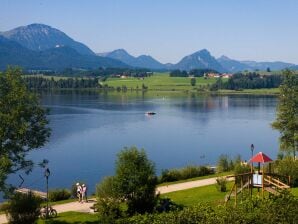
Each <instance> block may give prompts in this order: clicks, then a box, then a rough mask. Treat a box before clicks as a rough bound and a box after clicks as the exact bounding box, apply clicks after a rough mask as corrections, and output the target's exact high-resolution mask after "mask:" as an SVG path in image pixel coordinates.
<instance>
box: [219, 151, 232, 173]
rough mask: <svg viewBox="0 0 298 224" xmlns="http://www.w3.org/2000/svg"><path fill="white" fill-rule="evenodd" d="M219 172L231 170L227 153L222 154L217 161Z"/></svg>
mask: <svg viewBox="0 0 298 224" xmlns="http://www.w3.org/2000/svg"><path fill="white" fill-rule="evenodd" d="M216 170H217V172H219V173H221V172H226V171H229V170H230V167H229V157H228V156H227V155H220V156H219V158H218V161H217V167H216Z"/></svg>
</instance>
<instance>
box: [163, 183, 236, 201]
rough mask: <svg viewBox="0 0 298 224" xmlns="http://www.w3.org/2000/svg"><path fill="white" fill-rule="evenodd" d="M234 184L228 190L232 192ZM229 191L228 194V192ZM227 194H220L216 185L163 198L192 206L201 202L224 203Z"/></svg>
mask: <svg viewBox="0 0 298 224" xmlns="http://www.w3.org/2000/svg"><path fill="white" fill-rule="evenodd" d="M232 186H233V182H229V183H228V184H227V188H228V189H227V190H228V191H230V189H231V187H232ZM228 191H227V192H228ZM227 192H219V191H218V190H217V189H216V184H214V185H208V186H203V187H197V188H192V189H188V190H183V191H176V192H172V193H167V194H163V195H162V197H168V198H170V199H172V200H173V201H174V202H176V203H178V204H182V205H185V206H191V205H195V204H198V203H200V202H212V203H221V202H224V197H225V195H226V194H227Z"/></svg>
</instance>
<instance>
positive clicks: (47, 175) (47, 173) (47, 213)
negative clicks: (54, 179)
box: [44, 168, 51, 218]
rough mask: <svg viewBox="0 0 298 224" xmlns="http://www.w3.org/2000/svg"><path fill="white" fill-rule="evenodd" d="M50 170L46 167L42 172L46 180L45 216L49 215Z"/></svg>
mask: <svg viewBox="0 0 298 224" xmlns="http://www.w3.org/2000/svg"><path fill="white" fill-rule="evenodd" d="M50 174H51V172H50V169H49V168H46V170H45V172H44V176H45V177H46V181H47V211H46V218H48V217H49V176H50Z"/></svg>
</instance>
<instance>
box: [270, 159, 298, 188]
mask: <svg viewBox="0 0 298 224" xmlns="http://www.w3.org/2000/svg"><path fill="white" fill-rule="evenodd" d="M275 164H276V169H277V173H278V174H280V175H283V176H290V177H291V185H292V187H298V160H293V158H291V157H285V158H284V159H282V160H277V161H276V162H275ZM283 181H285V180H283Z"/></svg>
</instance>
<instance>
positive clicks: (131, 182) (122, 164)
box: [115, 147, 157, 215]
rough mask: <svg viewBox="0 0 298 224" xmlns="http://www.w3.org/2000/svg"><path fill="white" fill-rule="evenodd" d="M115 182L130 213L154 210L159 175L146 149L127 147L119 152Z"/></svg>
mask: <svg viewBox="0 0 298 224" xmlns="http://www.w3.org/2000/svg"><path fill="white" fill-rule="evenodd" d="M115 182H116V186H117V193H118V194H119V197H120V198H124V199H125V201H126V202H127V206H128V209H127V213H128V214H129V215H132V214H134V213H140V214H143V213H145V212H152V211H153V209H154V206H155V204H156V194H155V188H156V185H157V177H156V175H155V168H154V164H153V163H152V162H151V161H150V160H148V158H147V155H146V153H145V151H144V150H138V149H137V148H136V147H131V148H126V147H125V148H124V149H123V150H122V151H121V152H120V153H119V154H118V159H117V161H116V175H115Z"/></svg>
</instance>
